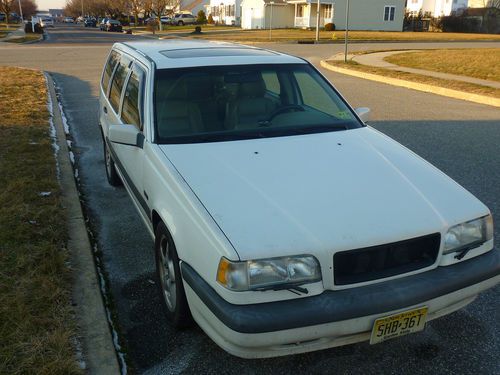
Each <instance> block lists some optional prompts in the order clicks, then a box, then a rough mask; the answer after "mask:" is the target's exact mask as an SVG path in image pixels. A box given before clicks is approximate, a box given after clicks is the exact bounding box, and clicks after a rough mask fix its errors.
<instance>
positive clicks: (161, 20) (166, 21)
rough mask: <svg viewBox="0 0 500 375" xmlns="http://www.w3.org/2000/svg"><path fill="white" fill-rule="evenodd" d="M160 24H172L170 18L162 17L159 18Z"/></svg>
mask: <svg viewBox="0 0 500 375" xmlns="http://www.w3.org/2000/svg"><path fill="white" fill-rule="evenodd" d="M160 22H161V23H162V24H164V25H171V24H172V17H168V16H163V17H161V18H160Z"/></svg>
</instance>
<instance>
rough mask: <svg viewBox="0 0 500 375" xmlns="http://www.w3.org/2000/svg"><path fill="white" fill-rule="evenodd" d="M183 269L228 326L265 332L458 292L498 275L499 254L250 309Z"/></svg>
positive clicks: (349, 317)
mask: <svg viewBox="0 0 500 375" xmlns="http://www.w3.org/2000/svg"><path fill="white" fill-rule="evenodd" d="M181 267H182V276H183V278H184V280H185V281H186V282H187V283H188V284H189V286H190V287H191V288H192V289H193V290H194V292H195V293H196V294H197V295H198V297H199V298H200V299H201V300H202V301H203V303H204V304H205V305H206V306H207V307H208V308H209V309H210V310H211V311H212V313H213V314H214V315H215V316H216V317H217V318H218V319H219V320H220V321H221V322H223V323H224V324H225V325H226V326H227V327H229V328H231V329H232V330H234V331H237V332H241V333H264V332H274V331H280V330H285V329H293V328H300V327H308V326H313V325H317V324H325V323H333V322H338V321H342V320H347V319H353V318H359V317H363V316H368V315H373V314H381V313H384V312H387V311H391V310H397V309H401V308H404V307H407V306H412V305H417V304H419V303H422V302H425V301H428V300H431V299H434V298H437V297H440V296H443V295H446V294H449V293H452V292H455V291H457V290H460V289H463V288H466V287H468V286H471V285H474V284H477V283H480V282H482V281H485V280H488V279H490V278H493V277H495V276H497V275H499V274H500V251H498V250H495V249H494V250H492V251H489V252H487V253H486V254H483V255H480V256H478V257H475V258H472V259H469V260H467V261H464V262H461V263H458V264H455V265H452V266H446V267H438V268H436V269H434V270H431V271H427V272H422V273H419V274H417V275H413V276H407V277H403V278H400V279H396V280H390V281H385V282H381V283H377V284H373V285H368V286H363V287H357V288H351V289H345V290H339V291H325V292H323V293H322V294H320V295H317V296H312V297H305V298H300V299H293V300H287V301H278V302H268V303H258V304H249V305H233V304H231V303H229V302H227V301H226V300H224V299H223V298H222V297H221V296H219V294H217V292H216V291H215V290H214V289H213V288H212V287H211V286H210V285H208V283H207V282H205V281H204V280H203V279H202V278H201V276H200V275H198V273H197V272H196V271H195V270H194V269H193V268H192V267H191V266H190V265H188V264H187V263H184V262H183V263H182V265H181Z"/></svg>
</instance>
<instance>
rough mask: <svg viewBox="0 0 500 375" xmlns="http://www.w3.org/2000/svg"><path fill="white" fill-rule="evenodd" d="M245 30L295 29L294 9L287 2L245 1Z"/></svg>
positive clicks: (270, 0) (243, 9) (243, 15)
mask: <svg viewBox="0 0 500 375" xmlns="http://www.w3.org/2000/svg"><path fill="white" fill-rule="evenodd" d="M241 10H242V19H241V27H242V28H243V29H269V28H270V27H272V28H273V29H284V28H292V27H294V7H293V5H290V4H289V3H287V2H286V1H285V0H243V2H242V3H241Z"/></svg>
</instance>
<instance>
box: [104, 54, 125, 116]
mask: <svg viewBox="0 0 500 375" xmlns="http://www.w3.org/2000/svg"><path fill="white" fill-rule="evenodd" d="M129 65H130V60H129V59H128V58H126V57H122V59H121V60H120V63H119V64H118V66H117V68H116V70H115V74H114V75H113V78H111V88H110V90H109V102H110V104H111V107H113V109H114V110H115V112H116V113H118V109H119V108H120V97H121V95H122V90H123V84H124V83H125V79H126V78H127V74H128V72H129V68H128V67H129Z"/></svg>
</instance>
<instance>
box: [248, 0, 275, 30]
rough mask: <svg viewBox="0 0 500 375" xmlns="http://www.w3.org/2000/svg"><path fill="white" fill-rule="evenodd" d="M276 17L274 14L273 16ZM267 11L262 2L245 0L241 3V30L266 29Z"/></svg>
mask: <svg viewBox="0 0 500 375" xmlns="http://www.w3.org/2000/svg"><path fill="white" fill-rule="evenodd" d="M273 15H274V14H273ZM264 16H265V10H264V2H263V1H262V0H243V2H242V3H241V28H242V29H263V28H265V21H264Z"/></svg>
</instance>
